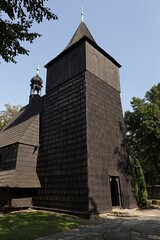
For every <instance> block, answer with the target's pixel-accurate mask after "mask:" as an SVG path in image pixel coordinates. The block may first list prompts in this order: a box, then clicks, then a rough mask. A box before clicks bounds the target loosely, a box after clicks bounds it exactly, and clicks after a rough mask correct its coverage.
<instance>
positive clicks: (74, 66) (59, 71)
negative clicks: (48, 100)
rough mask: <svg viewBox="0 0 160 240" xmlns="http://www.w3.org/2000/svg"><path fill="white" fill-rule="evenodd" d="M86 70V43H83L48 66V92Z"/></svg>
mask: <svg viewBox="0 0 160 240" xmlns="http://www.w3.org/2000/svg"><path fill="white" fill-rule="evenodd" d="M84 70H85V43H81V44H79V45H78V46H76V47H75V48H73V49H72V51H69V52H67V53H65V54H64V55H63V56H61V58H59V59H57V60H56V61H55V62H54V63H53V64H52V65H50V66H49V67H48V69H47V82H46V93H47V92H48V91H50V90H51V89H52V88H54V87H56V86H57V85H59V84H62V83H63V82H65V81H66V80H68V79H70V78H73V77H75V76H76V75H77V74H80V73H82V72H83V71H84Z"/></svg>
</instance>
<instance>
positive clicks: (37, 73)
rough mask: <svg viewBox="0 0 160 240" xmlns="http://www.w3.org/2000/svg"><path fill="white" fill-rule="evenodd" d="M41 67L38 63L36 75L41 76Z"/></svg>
mask: <svg viewBox="0 0 160 240" xmlns="http://www.w3.org/2000/svg"><path fill="white" fill-rule="evenodd" d="M39 67H40V65H39V64H38V65H37V68H36V75H37V76H39Z"/></svg>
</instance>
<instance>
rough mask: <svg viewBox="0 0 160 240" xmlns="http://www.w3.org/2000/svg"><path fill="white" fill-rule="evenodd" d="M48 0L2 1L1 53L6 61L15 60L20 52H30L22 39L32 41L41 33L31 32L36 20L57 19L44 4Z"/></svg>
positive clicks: (0, 12)
mask: <svg viewBox="0 0 160 240" xmlns="http://www.w3.org/2000/svg"><path fill="white" fill-rule="evenodd" d="M47 1H48V0H1V1H0V55H1V57H2V58H3V59H4V60H5V61H6V62H14V63H16V61H15V57H16V56H17V55H19V54H27V55H28V54H29V50H27V49H25V48H24V47H23V46H22V41H27V42H29V43H32V42H33V40H34V39H36V38H37V37H40V36H41V35H40V34H39V33H36V32H31V31H30V30H31V28H32V25H33V23H34V22H37V23H41V22H42V21H43V19H44V18H46V19H47V20H51V19H57V16H56V15H55V14H54V13H52V12H51V11H50V9H49V8H48V7H45V6H44V4H45V2H47Z"/></svg>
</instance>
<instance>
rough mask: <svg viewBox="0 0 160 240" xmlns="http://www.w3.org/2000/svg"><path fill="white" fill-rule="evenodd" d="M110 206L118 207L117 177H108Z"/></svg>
mask: <svg viewBox="0 0 160 240" xmlns="http://www.w3.org/2000/svg"><path fill="white" fill-rule="evenodd" d="M110 187H111V199H112V206H120V204H121V201H120V183H119V177H110Z"/></svg>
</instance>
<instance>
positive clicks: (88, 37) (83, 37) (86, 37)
mask: <svg viewBox="0 0 160 240" xmlns="http://www.w3.org/2000/svg"><path fill="white" fill-rule="evenodd" d="M84 41H87V42H88V43H89V44H91V45H92V46H93V47H94V48H95V49H97V50H98V51H99V52H101V53H102V54H103V55H104V56H105V57H106V58H108V59H109V60H110V61H111V62H113V63H114V64H115V65H116V66H117V67H119V68H120V67H121V65H120V64H119V63H118V62H117V61H116V60H115V59H114V58H113V57H112V56H110V55H109V54H108V53H107V52H105V51H104V50H103V49H102V48H101V47H99V46H98V44H97V43H96V41H95V40H94V38H93V36H92V34H91V33H90V31H89V30H88V28H87V26H86V24H85V23H84V22H81V23H80V25H79V26H78V28H77V30H76V31H75V33H74V35H73V37H72V38H71V40H70V42H69V44H68V45H67V47H66V48H65V49H64V50H63V51H62V52H61V53H60V54H59V55H58V56H57V57H55V58H53V59H52V60H51V61H49V62H48V63H47V64H46V65H45V67H46V68H48V67H49V66H50V65H51V64H53V63H54V62H56V61H57V60H58V59H60V58H61V57H62V56H63V55H64V54H65V53H67V52H69V51H70V49H72V48H74V47H76V46H77V45H78V44H80V43H82V42H84Z"/></svg>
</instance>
